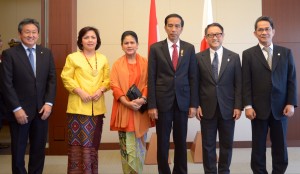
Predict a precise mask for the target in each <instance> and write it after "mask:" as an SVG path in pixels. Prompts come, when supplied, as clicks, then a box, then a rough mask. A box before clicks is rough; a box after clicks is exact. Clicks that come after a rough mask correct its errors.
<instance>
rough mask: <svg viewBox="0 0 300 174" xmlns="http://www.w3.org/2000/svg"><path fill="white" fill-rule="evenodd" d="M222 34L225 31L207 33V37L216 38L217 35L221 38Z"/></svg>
mask: <svg viewBox="0 0 300 174" xmlns="http://www.w3.org/2000/svg"><path fill="white" fill-rule="evenodd" d="M222 35H223V33H215V34H207V35H206V37H208V38H214V37H215V36H216V37H217V38H220V37H221V36H222Z"/></svg>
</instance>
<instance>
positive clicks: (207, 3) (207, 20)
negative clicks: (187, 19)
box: [200, 0, 213, 51]
mask: <svg viewBox="0 0 300 174" xmlns="http://www.w3.org/2000/svg"><path fill="white" fill-rule="evenodd" d="M211 23H213V15H212V6H211V0H204V8H203V19H202V36H203V39H202V41H201V44H200V51H203V50H206V49H207V48H209V45H208V43H207V42H206V39H205V32H204V30H205V28H206V26H207V25H209V24H211Z"/></svg>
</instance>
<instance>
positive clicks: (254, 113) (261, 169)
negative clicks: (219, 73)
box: [242, 16, 297, 174]
mask: <svg viewBox="0 0 300 174" xmlns="http://www.w3.org/2000/svg"><path fill="white" fill-rule="evenodd" d="M274 34H275V29H274V24H273V21H272V19H271V18H270V17H267V16H262V17H259V18H258V19H257V20H256V22H255V31H254V35H255V36H256V37H257V39H258V41H259V44H258V45H256V46H254V47H251V48H249V49H247V50H245V51H244V52H243V57H242V58H243V61H242V72H243V102H244V103H243V104H244V106H245V114H246V117H247V118H248V119H250V120H251V125H252V154H251V168H252V171H253V173H254V174H264V173H268V172H267V170H266V139H267V134H268V130H270V140H271V142H272V146H271V148H272V150H271V153H272V165H273V169H272V173H280V174H283V173H285V170H286V168H287V166H288V153H287V142H286V133H287V121H288V120H287V118H288V117H291V116H293V115H294V107H296V106H297V82H296V68H295V64H294V60H293V55H292V52H291V50H290V49H288V48H284V47H281V46H278V45H274V44H273V43H272V38H273V36H274ZM265 50H267V51H265Z"/></svg>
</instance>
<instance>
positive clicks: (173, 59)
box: [172, 44, 178, 70]
mask: <svg viewBox="0 0 300 174" xmlns="http://www.w3.org/2000/svg"><path fill="white" fill-rule="evenodd" d="M172 47H173V48H174V49H173V54H172V63H173V67H174V69H175V70H176V67H177V62H178V51H177V45H176V44H173V45H172Z"/></svg>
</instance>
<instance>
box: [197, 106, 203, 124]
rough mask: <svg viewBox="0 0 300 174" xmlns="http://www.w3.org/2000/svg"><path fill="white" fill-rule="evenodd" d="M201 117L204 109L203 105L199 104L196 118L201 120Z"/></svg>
mask: <svg viewBox="0 0 300 174" xmlns="http://www.w3.org/2000/svg"><path fill="white" fill-rule="evenodd" d="M201 117H203V114H202V109H201V107H200V106H199V107H198V108H197V115H196V118H197V119H198V120H199V121H200V120H201Z"/></svg>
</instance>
